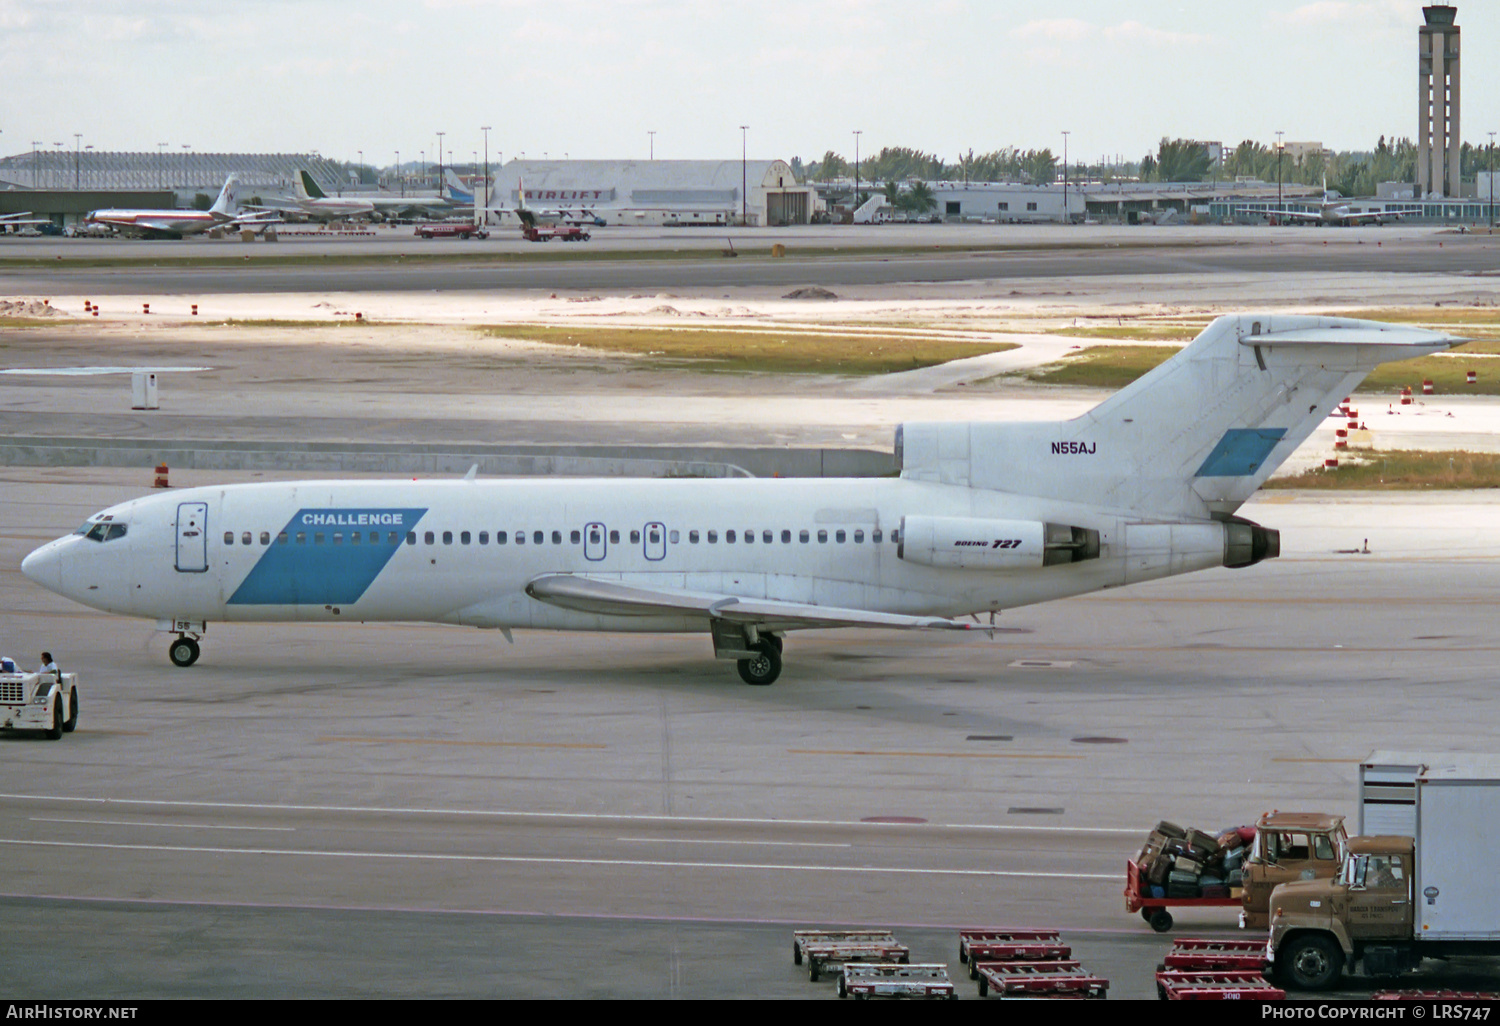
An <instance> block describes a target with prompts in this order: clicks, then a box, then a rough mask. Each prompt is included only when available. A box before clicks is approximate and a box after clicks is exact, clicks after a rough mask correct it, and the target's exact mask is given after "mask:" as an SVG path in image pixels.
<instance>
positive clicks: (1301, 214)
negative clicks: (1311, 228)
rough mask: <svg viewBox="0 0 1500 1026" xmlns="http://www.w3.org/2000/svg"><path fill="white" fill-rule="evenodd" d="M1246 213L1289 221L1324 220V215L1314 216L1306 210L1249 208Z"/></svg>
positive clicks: (1245, 210)
mask: <svg viewBox="0 0 1500 1026" xmlns="http://www.w3.org/2000/svg"><path fill="white" fill-rule="evenodd" d="M1244 212H1245V213H1247V214H1254V215H1257V216H1259V217H1277V218H1285V219H1286V220H1288V221H1321V220H1323V215H1322V214H1313V213H1309V212H1308V211H1306V210H1253V209H1250V208H1248V207H1247V208H1245V209H1244Z"/></svg>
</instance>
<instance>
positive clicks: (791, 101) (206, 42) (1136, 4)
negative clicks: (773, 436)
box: [0, 0, 1500, 165]
mask: <svg viewBox="0 0 1500 1026" xmlns="http://www.w3.org/2000/svg"><path fill="white" fill-rule="evenodd" d="M1422 6H1423V4H1422V3H1421V2H1420V0H1258V2H1254V3H1246V2H1243V0H1197V2H1193V3H1184V2H1171V0H1133V2H1130V3H1120V2H1107V0H1074V2H1068V0H1056V2H1053V3H1035V2H1031V3H1021V2H1011V0H988V2H983V0H928V2H926V3H915V4H914V3H903V2H897V0H754V2H740V0H720V2H686V0H363V2H358V3H355V2H342V0H125V2H113V3H110V2H90V0H0V68H3V77H0V81H3V83H4V89H3V93H0V133H3V134H0V153H6V154H11V153H20V152H26V151H29V150H30V149H31V146H32V142H33V141H34V140H39V141H41V142H42V144H43V145H44V146H48V147H50V146H52V145H53V144H54V143H56V142H63V143H64V144H65V145H66V146H68V147H69V148H71V147H73V146H74V145H75V139H74V133H80V134H81V137H82V143H83V144H85V145H87V144H92V145H94V146H95V147H97V148H99V149H108V150H143V151H153V150H155V149H156V147H157V145H158V144H159V143H163V142H165V143H168V144H169V146H170V148H171V150H172V151H174V152H178V151H180V150H181V147H183V146H184V145H187V146H191V147H192V149H193V150H194V151H196V152H204V151H254V152H267V151H307V150H314V149H315V150H317V151H318V152H319V153H321V154H323V155H324V156H328V157H334V158H338V159H347V160H354V159H356V157H357V154H358V152H359V151H363V153H364V159H365V160H366V161H367V162H369V163H374V164H378V165H385V164H390V163H392V162H393V161H394V160H395V153H396V151H397V150H399V151H400V152H401V155H402V158H403V159H413V158H415V157H416V156H417V154H418V151H425V152H426V158H427V159H428V160H429V161H431V160H433V159H434V158H435V156H436V150H437V146H438V137H437V133H438V132H444V133H445V135H444V137H443V150H444V154H445V156H446V155H447V154H450V153H451V154H452V157H451V158H449V160H450V161H452V160H456V161H460V162H462V161H466V160H468V159H470V156H471V154H473V153H475V152H476V151H482V148H483V137H482V135H481V133H480V127H481V126H483V125H489V126H491V132H490V151H491V158H492V159H494V156H495V154H496V153H503V154H504V158H505V159H510V158H512V157H515V156H517V155H519V154H522V153H524V155H525V156H527V157H528V158H537V157H542V156H543V155H544V154H545V155H548V156H551V157H561V156H563V155H564V154H567V155H569V156H571V157H574V158H596V159H616V158H620V159H623V158H644V157H645V156H646V155H647V152H648V147H649V140H648V136H647V133H648V131H655V133H656V135H655V147H656V156H657V157H658V158H730V157H738V156H739V155H740V143H741V133H740V128H739V126H741V125H748V126H749V130H748V148H749V154H750V156H752V157H756V158H771V157H782V158H787V159H790V158H792V157H802V158H803V159H804V160H806V159H816V158H817V157H820V156H821V155H822V154H823V152H824V151H825V150H827V149H830V148H831V149H834V150H836V151H838V152H840V153H842V154H844V155H845V156H847V157H852V156H853V151H854V131H855V130H856V129H857V130H859V131H860V132H861V133H862V134H861V136H860V144H859V146H860V151H861V154H867V153H873V152H875V151H877V150H879V149H880V148H881V147H882V146H911V147H916V148H919V149H923V150H927V151H929V152H934V153H937V154H938V155H939V156H942V157H946V158H950V159H951V158H953V157H956V156H957V155H958V154H959V153H961V152H963V151H965V150H968V149H970V148H972V149H974V150H975V151H976V152H983V151H987V150H993V149H998V148H1001V147H1004V146H1015V147H1018V148H1021V149H1031V148H1041V147H1051V148H1052V149H1053V150H1054V151H1055V152H1059V153H1060V152H1061V150H1062V132H1063V130H1065V129H1066V130H1068V131H1069V132H1070V133H1071V135H1070V137H1069V153H1070V155H1071V156H1073V158H1074V159H1080V158H1081V159H1098V158H1099V157H1101V156H1106V155H1107V156H1108V157H1110V158H1111V159H1113V158H1114V157H1115V156H1116V155H1123V156H1124V157H1126V158H1127V159H1138V158H1139V157H1140V156H1142V155H1143V154H1145V153H1147V152H1150V151H1154V149H1155V148H1156V144H1157V142H1158V141H1159V140H1160V138H1161V137H1162V136H1173V137H1184V138H1197V139H1207V140H1222V141H1223V142H1225V143H1227V144H1233V143H1236V142H1238V141H1240V140H1242V139H1247V138H1251V139H1258V140H1261V141H1274V139H1275V133H1276V131H1277V130H1283V131H1285V133H1286V139H1287V140H1288V141H1292V140H1297V141H1311V140H1317V141H1321V142H1322V143H1324V144H1325V145H1327V146H1330V147H1333V148H1334V149H1367V148H1370V147H1373V146H1374V144H1375V142H1376V140H1377V139H1378V138H1379V136H1381V135H1382V134H1384V135H1387V136H1397V137H1399V136H1407V137H1413V136H1414V135H1415V133H1416V120H1417V100H1416V84H1417V59H1416V45H1417V27H1418V26H1419V25H1420V24H1421V22H1422V12H1421V9H1422ZM1457 6H1458V24H1459V25H1460V26H1461V28H1462V30H1463V41H1464V53H1465V58H1464V59H1465V64H1464V69H1463V118H1462V128H1463V135H1464V138H1465V139H1466V140H1469V141H1471V142H1476V143H1482V142H1486V141H1487V140H1488V134H1487V133H1488V132H1489V131H1490V130H1492V129H1495V130H1500V110H1497V109H1496V108H1497V104H1496V99H1497V96H1500V92H1497V86H1500V81H1497V79H1500V62H1497V61H1493V60H1486V59H1484V55H1487V54H1489V55H1492V54H1495V53H1496V52H1500V51H1497V48H1500V3H1495V2H1494V0H1488V2H1486V3H1483V4H1481V3H1478V2H1476V0H1469V2H1467V3H1464V2H1460V3H1458V4H1457Z"/></svg>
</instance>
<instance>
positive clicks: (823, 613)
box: [526, 574, 972, 631]
mask: <svg viewBox="0 0 1500 1026" xmlns="http://www.w3.org/2000/svg"><path fill="white" fill-rule="evenodd" d="M526 594H528V595H530V596H531V597H532V598H534V599H536V600H537V601H539V602H546V603H549V604H551V605H554V606H560V607H562V608H564V609H576V610H579V611H580V612H585V613H598V614H603V615H608V616H659V615H661V614H664V613H666V614H679V615H680V614H684V613H685V614H688V615H692V614H701V615H702V616H703V617H704V619H721V620H729V621H731V622H733V623H744V624H755V625H757V626H762V627H768V628H772V629H778V630H791V629H794V628H799V627H886V628H892V629H896V630H927V629H936V630H960V631H962V630H970V629H971V627H972V625H970V624H964V623H959V622H958V621H956V620H949V619H947V618H946V617H941V616H907V615H905V614H902V613H879V612H873V611H871V610H866V609H840V608H837V607H834V606H817V605H812V604H810V603H806V602H784V601H780V600H777V599H756V598H741V597H739V596H737V595H716V594H711V593H705V592H692V591H679V590H676V589H670V588H643V587H640V586H638V585H633V584H622V583H620V582H618V581H600V580H596V579H594V578H591V577H581V576H579V575H577V574H545V575H543V576H541V577H537V578H535V579H533V580H532V581H531V583H529V584H528V585H526Z"/></svg>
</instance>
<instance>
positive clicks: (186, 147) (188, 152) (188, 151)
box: [182, 143, 193, 192]
mask: <svg viewBox="0 0 1500 1026" xmlns="http://www.w3.org/2000/svg"><path fill="white" fill-rule="evenodd" d="M192 153H193V147H192V144H191V143H183V144H182V188H183V191H184V192H186V191H188V190H189V189H191V188H192V185H191V184H190V183H189V181H188V157H190V156H192Z"/></svg>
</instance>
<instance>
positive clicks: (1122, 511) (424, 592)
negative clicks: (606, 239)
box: [21, 314, 1463, 684]
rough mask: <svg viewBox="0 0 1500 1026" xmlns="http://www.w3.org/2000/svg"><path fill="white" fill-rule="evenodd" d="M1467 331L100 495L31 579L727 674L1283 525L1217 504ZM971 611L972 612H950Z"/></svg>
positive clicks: (1260, 349)
mask: <svg viewBox="0 0 1500 1026" xmlns="http://www.w3.org/2000/svg"><path fill="white" fill-rule="evenodd" d="M1461 341H1463V340H1462V339H1458V338H1454V337H1451V336H1448V335H1445V334H1440V333H1438V332H1433V331H1427V330H1423V329H1418V328H1411V327H1404V326H1397V325H1390V324H1382V323H1379V322H1374V321H1361V320H1353V319H1348V318H1333V317H1310V316H1296V315H1283V314H1261V315H1251V314H1239V315H1233V316H1225V317H1220V318H1218V319H1216V320H1215V321H1214V322H1213V323H1212V324H1210V325H1209V326H1208V327H1207V328H1206V329H1205V330H1204V332H1203V333H1202V334H1201V335H1200V336H1199V337H1198V338H1197V339H1196V340H1195V341H1194V342H1192V343H1191V344H1190V345H1188V346H1187V347H1186V348H1184V349H1183V350H1182V352H1180V353H1179V354H1177V355H1176V356H1174V357H1173V358H1172V359H1170V360H1168V361H1167V362H1165V363H1164V364H1162V365H1161V366H1159V367H1157V368H1156V369H1155V370H1153V371H1151V372H1150V373H1148V374H1147V375H1145V376H1144V377H1142V378H1140V379H1139V380H1138V381H1136V382H1135V383H1133V384H1131V385H1129V386H1128V387H1126V388H1124V389H1122V390H1121V391H1119V392H1118V393H1116V394H1115V395H1114V396H1112V397H1111V398H1109V399H1107V400H1106V401H1104V402H1103V403H1101V404H1100V405H1099V406H1097V407H1095V408H1094V409H1093V410H1091V411H1089V412H1088V413H1086V414H1084V415H1082V416H1080V417H1077V418H1075V419H1073V420H1066V421H1059V422H1052V423H1020V424H1018V423H987V422H977V423H951V424H940V423H933V424H904V425H902V426H901V428H899V429H898V432H897V436H896V448H897V454H898V457H899V459H900V464H901V475H900V477H899V478H890V479H851V480H790V479H769V480H768V479H727V480H665V481H662V480H619V479H610V480H583V481H580V480H564V479H551V480H547V479H543V480H479V479H477V477H476V476H475V475H474V474H473V472H471V473H470V475H469V476H468V477H467V478H465V479H463V480H437V481H434V480H400V481H320V482H295V483H293V482H288V483H264V484H241V485H225V486H221V487H203V488H191V489H186V490H184V491H180V492H173V493H171V494H154V495H151V496H149V497H145V498H139V499H133V500H130V501H128V502H124V503H121V504H119V505H117V506H112V507H110V508H109V509H106V510H103V511H102V512H100V513H97V514H95V515H93V516H91V517H89V518H88V520H87V521H86V522H85V523H84V524H83V525H82V526H80V527H79V528H78V529H77V531H75V532H74V533H73V534H71V535H69V536H65V537H63V538H59V539H57V540H56V541H53V542H50V543H48V544H46V545H44V546H42V547H41V548H39V549H37V550H36V551H35V552H33V553H31V554H30V555H29V556H27V557H26V559H25V561H24V562H23V563H22V565H21V569H22V571H23V572H24V573H25V574H26V576H27V577H29V578H30V579H31V580H32V581H35V582H36V583H38V584H40V585H42V586H44V587H46V588H48V589H50V590H52V591H54V592H57V593H58V594H61V595H64V596H66V597H68V598H71V599H73V600H75V601H77V602H81V603H83V604H85V605H88V606H92V607H94V608H96V609H102V610H105V611H107V612H111V613H119V614H123V615H128V616H137V617H145V618H149V619H154V620H156V621H157V622H158V627H159V629H161V630H163V631H168V632H171V633H173V634H175V635H176V638H175V640H174V641H173V642H172V643H171V646H170V650H169V655H170V657H171V661H172V662H173V663H175V664H176V665H178V666H188V665H191V664H192V663H193V662H194V661H196V660H197V658H198V656H199V641H200V639H201V637H202V635H203V634H204V632H205V630H206V629H207V626H208V624H209V623H210V622H212V621H215V620H224V621H242V620H259V621H288V620H304V621H317V622H337V621H342V620H359V621H386V620H404V621H431V622H437V623H447V624H461V625H466V626H471V627H479V628H490V629H496V630H499V631H501V632H502V633H504V634H505V635H506V636H507V637H509V636H510V631H511V629H512V628H532V629H545V630H593V631H650V632H658V631H674V632H683V631H696V632H703V633H706V634H708V635H709V637H710V638H711V640H712V642H713V648H714V653H715V655H716V656H717V657H718V658H720V659H728V660H734V661H736V662H737V663H738V669H739V673H740V676H741V677H742V678H743V679H744V680H745V681H747V682H748V683H751V684H769V683H771V682H772V681H774V680H775V679H776V678H777V676H778V675H779V674H780V672H781V666H782V643H783V638H784V636H785V635H786V634H787V633H788V632H790V631H794V630H801V629H806V628H818V627H884V628H937V629H950V630H960V629H975V628H980V629H983V624H981V623H980V621H979V618H978V614H980V613H989V614H991V618H990V621H991V623H993V614H995V613H998V612H1000V611H1002V610H1006V609H1011V608H1014V607H1017V606H1024V605H1027V604H1030V603H1035V602H1043V601H1047V600H1050V599H1058V598H1063V597H1066V596H1070V595H1078V594H1082V593H1085V592H1091V591H1096V590H1098V589H1101V588H1113V587H1118V586H1120V585H1125V584H1132V583H1135V582H1138V581H1149V580H1154V579H1157V578H1161V577H1167V576H1170V575H1173V574H1181V573H1187V572H1189V571H1193V570H1202V569H1206V568H1209V567H1218V566H1228V567H1246V566H1250V565H1252V564H1254V563H1258V562H1259V561H1261V560H1262V559H1268V558H1271V557H1274V556H1276V555H1278V554H1279V552H1280V535H1279V534H1278V532H1277V531H1276V530H1274V529H1272V528H1267V527H1262V526H1260V525H1259V524H1255V523H1252V522H1250V521H1248V520H1245V519H1243V518H1241V517H1239V516H1236V511H1237V510H1238V509H1239V507H1240V505H1241V504H1242V503H1243V502H1245V500H1246V499H1248V498H1249V497H1250V496H1251V494H1252V493H1254V491H1255V490H1256V489H1257V488H1258V487H1259V486H1260V485H1261V483H1262V482H1263V481H1265V479H1266V477H1267V476H1268V475H1269V474H1270V473H1271V472H1272V470H1274V469H1275V468H1276V467H1277V466H1278V465H1279V464H1280V463H1281V462H1282V461H1283V460H1285V459H1286V457H1287V456H1288V455H1290V454H1291V452H1292V451H1293V450H1294V449H1296V448H1297V446H1298V445H1300V444H1301V443H1302V442H1303V441H1304V440H1305V439H1306V438H1307V437H1308V435H1309V434H1311V433H1312V431H1313V429H1314V428H1315V427H1316V426H1317V425H1318V424H1319V423H1321V422H1322V420H1323V418H1325V417H1326V416H1327V415H1328V414H1329V413H1330V412H1331V411H1332V409H1333V408H1334V405H1335V404H1336V403H1337V402H1338V400H1339V399H1340V398H1342V397H1343V396H1346V395H1348V394H1349V393H1350V392H1352V391H1353V390H1354V388H1355V386H1356V385H1358V384H1359V382H1360V381H1361V380H1363V379H1364V377H1365V375H1366V374H1367V373H1369V371H1370V370H1372V369H1373V368H1374V367H1375V366H1377V365H1378V364H1380V363H1383V362H1386V361H1388V360H1399V359H1406V358H1409V357H1414V356H1422V355H1427V354H1430V353H1435V352H1439V351H1441V350H1444V349H1447V348H1449V347H1450V346H1452V345H1455V344H1457V343H1459V342H1461ZM965 614H974V620H973V622H972V623H969V622H963V621H960V620H959V619H957V618H958V617H960V616H963V615H965Z"/></svg>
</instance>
